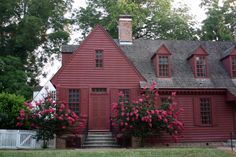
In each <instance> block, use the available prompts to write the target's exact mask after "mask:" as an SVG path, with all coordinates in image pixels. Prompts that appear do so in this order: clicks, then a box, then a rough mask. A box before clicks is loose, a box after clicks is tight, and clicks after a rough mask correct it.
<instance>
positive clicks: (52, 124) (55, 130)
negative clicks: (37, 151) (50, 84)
mask: <svg viewBox="0 0 236 157" xmlns="http://www.w3.org/2000/svg"><path fill="white" fill-rule="evenodd" d="M25 106H26V107H27V108H28V110H24V109H21V110H20V113H19V116H18V117H17V120H18V123H17V124H16V125H17V126H18V127H22V126H28V127H29V128H30V129H36V131H37V134H36V139H37V140H43V147H47V143H48V141H49V140H50V139H53V138H54V134H60V133H62V132H63V131H65V130H68V129H69V128H70V127H72V126H73V124H74V123H75V122H76V121H78V116H77V115H76V114H75V113H74V112H73V111H71V110H70V109H68V108H67V107H66V106H65V104H63V103H57V102H55V101H54V100H53V99H52V97H51V94H50V93H48V95H47V97H45V98H44V100H42V101H39V102H36V104H35V105H32V104H31V103H27V102H26V103H25Z"/></svg>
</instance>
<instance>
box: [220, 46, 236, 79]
mask: <svg viewBox="0 0 236 157" xmlns="http://www.w3.org/2000/svg"><path fill="white" fill-rule="evenodd" d="M221 61H222V63H223V64H224V67H225V70H226V71H227V72H228V74H229V76H230V77H231V78H236V46H235V45H234V46H232V47H231V48H229V49H227V50H226V51H225V52H224V53H223V56H222V58H221Z"/></svg>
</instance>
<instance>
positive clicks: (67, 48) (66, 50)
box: [61, 45, 79, 53]
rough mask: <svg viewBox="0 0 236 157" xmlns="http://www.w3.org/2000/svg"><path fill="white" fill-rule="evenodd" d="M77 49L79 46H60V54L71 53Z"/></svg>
mask: <svg viewBox="0 0 236 157" xmlns="http://www.w3.org/2000/svg"><path fill="white" fill-rule="evenodd" d="M78 47H79V45H62V48H61V52H62V53H72V52H74V50H75V49H77V48H78Z"/></svg>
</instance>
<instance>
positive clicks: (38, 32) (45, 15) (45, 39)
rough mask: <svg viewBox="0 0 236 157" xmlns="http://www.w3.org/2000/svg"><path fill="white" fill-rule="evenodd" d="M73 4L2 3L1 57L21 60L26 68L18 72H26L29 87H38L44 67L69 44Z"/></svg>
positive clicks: (50, 0)
mask: <svg viewBox="0 0 236 157" xmlns="http://www.w3.org/2000/svg"><path fill="white" fill-rule="evenodd" d="M72 1H73V0H7V1H5V0H0V8H1V12H0V50H1V53H0V56H8V55H11V56H15V57H19V58H20V60H21V62H22V65H18V66H16V67H15V68H16V69H22V68H25V69H24V71H25V72H26V74H27V77H28V78H29V79H28V80H27V81H28V82H29V85H36V84H37V83H38V81H37V80H36V77H37V76H38V75H39V74H40V69H41V68H42V66H43V64H42V63H43V62H46V61H48V58H50V57H51V55H52V54H55V53H58V52H59V49H60V46H61V45H62V44H65V43H66V42H67V41H68V38H69V33H68V32H67V31H66V30H65V26H66V25H68V24H70V22H71V20H70V19H67V18H65V16H64V15H65V13H66V12H67V11H68V10H70V9H71V3H72ZM32 65H34V66H32ZM15 81H17V80H15ZM0 82H2V80H0Z"/></svg>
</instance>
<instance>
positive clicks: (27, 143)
mask: <svg viewBox="0 0 236 157" xmlns="http://www.w3.org/2000/svg"><path fill="white" fill-rule="evenodd" d="M35 135H36V131H32V130H5V129H0V149H39V148H41V146H42V143H43V142H42V141H36V139H35V138H34V136H35ZM48 147H49V148H56V138H54V139H53V140H50V141H49V145H48Z"/></svg>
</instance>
